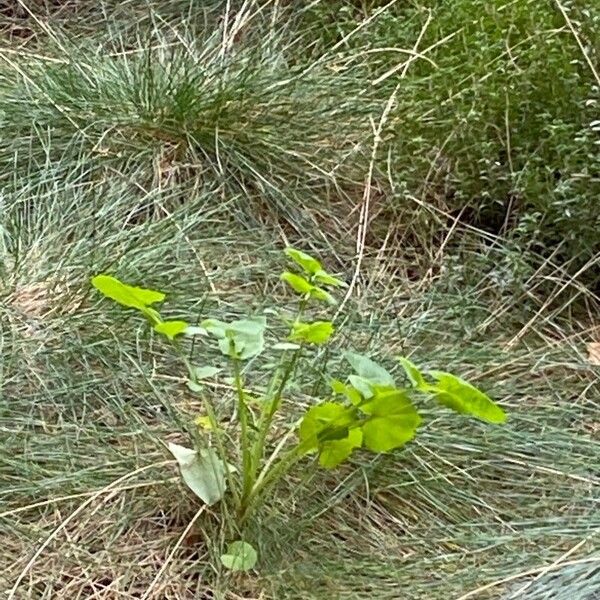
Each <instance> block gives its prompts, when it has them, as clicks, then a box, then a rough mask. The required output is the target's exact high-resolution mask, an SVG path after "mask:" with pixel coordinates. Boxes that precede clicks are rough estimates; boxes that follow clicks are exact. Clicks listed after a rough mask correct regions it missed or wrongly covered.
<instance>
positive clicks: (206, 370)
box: [192, 365, 221, 381]
mask: <svg viewBox="0 0 600 600" xmlns="http://www.w3.org/2000/svg"><path fill="white" fill-rule="evenodd" d="M192 369H193V371H194V378H195V379H196V380H198V381H200V380H201V379H210V378H211V377H214V376H215V375H216V374H217V373H219V372H220V371H221V369H219V368H218V367H211V366H208V365H207V366H205V367H192Z"/></svg>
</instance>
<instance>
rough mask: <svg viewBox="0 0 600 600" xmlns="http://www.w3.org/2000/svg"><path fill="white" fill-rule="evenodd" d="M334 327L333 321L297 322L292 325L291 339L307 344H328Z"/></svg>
mask: <svg viewBox="0 0 600 600" xmlns="http://www.w3.org/2000/svg"><path fill="white" fill-rule="evenodd" d="M333 331H334V328H333V323H332V322H331V321H315V322H314V323H301V322H296V323H294V324H293V325H292V333H291V334H290V336H289V338H288V339H290V340H292V341H294V342H304V343H306V344H316V345H320V344H326V343H327V342H328V341H329V338H330V337H331V335H332V334H333Z"/></svg>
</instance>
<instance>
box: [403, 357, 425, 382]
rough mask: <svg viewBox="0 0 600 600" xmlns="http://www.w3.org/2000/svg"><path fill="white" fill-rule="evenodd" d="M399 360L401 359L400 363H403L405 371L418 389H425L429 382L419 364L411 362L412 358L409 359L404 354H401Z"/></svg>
mask: <svg viewBox="0 0 600 600" xmlns="http://www.w3.org/2000/svg"><path fill="white" fill-rule="evenodd" d="M398 360H399V361H400V364H401V365H402V368H403V369H404V372H405V373H406V376H407V377H408V379H409V381H410V382H411V383H412V384H413V385H414V386H415V387H416V388H417V389H425V388H426V387H427V385H428V384H427V382H426V381H425V378H424V377H423V373H421V371H420V370H419V368H418V367H417V365H415V364H414V363H413V362H411V361H410V360H408V358H405V357H404V356H399V357H398Z"/></svg>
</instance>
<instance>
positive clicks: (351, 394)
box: [329, 379, 362, 405]
mask: <svg viewBox="0 0 600 600" xmlns="http://www.w3.org/2000/svg"><path fill="white" fill-rule="evenodd" d="M329 385H330V386H331V389H332V390H333V391H334V392H335V393H336V394H342V395H344V396H346V398H348V400H350V402H352V404H355V405H356V404H360V403H361V402H362V396H361V395H360V392H359V391H358V390H357V389H355V388H353V387H352V386H351V385H346V384H345V383H343V382H341V381H340V380H339V379H332V380H331V381H330V382H329Z"/></svg>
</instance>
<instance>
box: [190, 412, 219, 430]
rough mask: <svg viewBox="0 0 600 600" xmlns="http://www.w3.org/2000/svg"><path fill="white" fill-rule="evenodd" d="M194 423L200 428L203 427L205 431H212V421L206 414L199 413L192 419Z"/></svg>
mask: <svg viewBox="0 0 600 600" xmlns="http://www.w3.org/2000/svg"><path fill="white" fill-rule="evenodd" d="M194 423H195V424H196V425H198V427H200V428H201V429H205V430H206V431H212V430H213V429H214V427H213V424H212V421H211V420H210V417H208V416H206V415H199V416H197V417H196V418H195V419H194Z"/></svg>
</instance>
